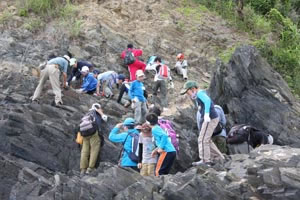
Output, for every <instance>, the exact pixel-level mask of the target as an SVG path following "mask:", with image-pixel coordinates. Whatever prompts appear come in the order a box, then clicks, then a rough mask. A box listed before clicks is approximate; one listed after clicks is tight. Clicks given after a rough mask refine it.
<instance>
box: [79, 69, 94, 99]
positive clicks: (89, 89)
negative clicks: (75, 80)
mask: <svg viewBox="0 0 300 200" xmlns="http://www.w3.org/2000/svg"><path fill="white" fill-rule="evenodd" d="M81 74H82V76H83V83H82V86H81V88H80V89H78V90H76V92H77V93H87V94H94V92H95V91H96V87H97V79H95V77H94V75H93V73H90V69H89V68H88V67H87V66H84V67H82V69H81Z"/></svg>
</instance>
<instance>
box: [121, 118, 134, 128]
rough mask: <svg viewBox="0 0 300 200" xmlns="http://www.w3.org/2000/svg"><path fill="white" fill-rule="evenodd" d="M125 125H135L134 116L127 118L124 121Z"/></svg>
mask: <svg viewBox="0 0 300 200" xmlns="http://www.w3.org/2000/svg"><path fill="white" fill-rule="evenodd" d="M123 125H124V126H134V119H133V118H130V117H129V118H126V119H125V120H124V122H123Z"/></svg>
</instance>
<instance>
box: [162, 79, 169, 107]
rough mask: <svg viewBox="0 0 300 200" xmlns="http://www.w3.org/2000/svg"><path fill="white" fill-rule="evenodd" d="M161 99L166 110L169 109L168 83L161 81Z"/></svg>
mask: <svg viewBox="0 0 300 200" xmlns="http://www.w3.org/2000/svg"><path fill="white" fill-rule="evenodd" d="M160 97H161V104H162V106H163V107H164V108H167V107H168V89H167V81H166V80H161V81H160Z"/></svg>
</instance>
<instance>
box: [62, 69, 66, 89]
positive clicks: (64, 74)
mask: <svg viewBox="0 0 300 200" xmlns="http://www.w3.org/2000/svg"><path fill="white" fill-rule="evenodd" d="M63 81H64V85H63V86H64V88H66V87H67V73H65V72H63Z"/></svg>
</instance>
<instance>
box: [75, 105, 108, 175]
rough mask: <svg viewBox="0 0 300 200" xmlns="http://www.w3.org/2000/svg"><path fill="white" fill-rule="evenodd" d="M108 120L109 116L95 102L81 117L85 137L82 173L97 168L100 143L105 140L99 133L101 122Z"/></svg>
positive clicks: (81, 129) (82, 152)
mask: <svg viewBox="0 0 300 200" xmlns="http://www.w3.org/2000/svg"><path fill="white" fill-rule="evenodd" d="M103 121H107V116H106V115H104V114H103V111H102V108H101V105H100V104H98V103H94V104H93V105H92V108H91V109H90V111H89V112H88V113H87V114H86V115H84V117H83V118H82V119H81V123H80V125H79V127H80V133H81V136H82V137H83V141H82V148H81V156H80V174H81V175H83V174H85V173H86V174H89V173H91V172H92V171H93V170H94V169H95V165H96V162H97V159H98V155H99V151H100V144H101V143H102V142H103V136H101V135H100V136H101V139H100V137H99V134H100V133H101V124H102V123H103Z"/></svg>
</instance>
